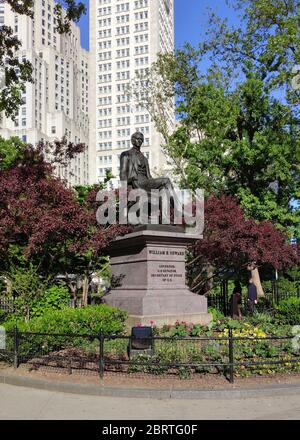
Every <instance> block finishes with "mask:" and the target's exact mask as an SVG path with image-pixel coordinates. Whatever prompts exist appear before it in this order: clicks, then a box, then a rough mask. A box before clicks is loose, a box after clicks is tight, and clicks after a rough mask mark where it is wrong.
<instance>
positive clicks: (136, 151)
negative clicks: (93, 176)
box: [120, 133, 173, 192]
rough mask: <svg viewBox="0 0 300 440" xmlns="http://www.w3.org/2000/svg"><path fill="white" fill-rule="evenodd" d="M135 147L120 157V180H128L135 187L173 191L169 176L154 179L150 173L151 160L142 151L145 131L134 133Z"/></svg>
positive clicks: (132, 138) (132, 141) (132, 140)
mask: <svg viewBox="0 0 300 440" xmlns="http://www.w3.org/2000/svg"><path fill="white" fill-rule="evenodd" d="M131 143H132V145H133V147H132V148H131V149H130V150H128V151H124V153H122V154H121V158H120V180H121V182H127V184H128V185H130V186H132V188H133V189H137V188H141V189H144V190H145V191H147V192H150V191H151V189H163V188H165V189H167V190H170V191H171V192H173V185H172V183H171V181H170V179H169V178H168V177H159V178H157V179H154V178H153V177H152V176H151V174H150V168H149V162H148V159H147V158H146V156H144V154H143V153H142V152H141V146H142V145H143V143H144V135H143V133H134V134H133V135H132V137H131Z"/></svg>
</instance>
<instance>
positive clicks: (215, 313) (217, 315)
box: [208, 307, 224, 322]
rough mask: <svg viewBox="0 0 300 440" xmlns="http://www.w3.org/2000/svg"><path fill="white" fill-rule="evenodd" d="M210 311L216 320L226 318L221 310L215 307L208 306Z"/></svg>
mask: <svg viewBox="0 0 300 440" xmlns="http://www.w3.org/2000/svg"><path fill="white" fill-rule="evenodd" d="M208 313H210V314H211V315H212V317H213V321H214V322H217V321H221V320H222V319H224V315H223V313H221V312H220V311H219V310H217V309H215V308H213V307H209V308H208Z"/></svg>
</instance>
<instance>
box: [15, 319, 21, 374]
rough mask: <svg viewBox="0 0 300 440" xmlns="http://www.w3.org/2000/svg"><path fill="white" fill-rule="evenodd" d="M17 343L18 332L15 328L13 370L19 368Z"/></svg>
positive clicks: (18, 341)
mask: <svg viewBox="0 0 300 440" xmlns="http://www.w3.org/2000/svg"><path fill="white" fill-rule="evenodd" d="M19 343H20V337H19V331H18V329H17V326H15V327H14V368H18V367H19Z"/></svg>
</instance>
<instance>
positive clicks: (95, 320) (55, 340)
mask: <svg viewBox="0 0 300 440" xmlns="http://www.w3.org/2000/svg"><path fill="white" fill-rule="evenodd" d="M126 318H127V313H126V312H124V311H122V310H119V309H114V308H112V307H109V306H107V305H105V304H104V305H100V306H88V307H84V308H82V309H70V308H65V309H62V310H51V311H48V312H46V313H45V314H44V315H42V316H40V317H37V318H33V319H31V320H30V321H28V322H25V321H24V320H22V321H20V320H19V319H16V318H13V319H11V320H9V321H7V322H6V323H5V324H4V326H5V328H6V331H7V332H12V331H13V329H14V326H17V328H18V330H19V331H20V332H30V333H50V334H53V333H54V334H78V335H95V334H99V333H104V334H105V335H112V334H122V333H123V332H124V324H125V320H126ZM71 347H77V348H81V349H82V350H84V351H87V352H90V351H95V349H96V347H98V349H99V342H98V343H97V341H95V340H94V338H84V337H80V336H78V337H67V336H38V335H31V334H29V335H22V338H21V343H20V347H19V353H20V358H21V359H22V360H23V361H27V360H29V359H32V358H35V357H40V356H42V355H46V354H48V353H50V352H53V351H57V350H63V349H65V348H71Z"/></svg>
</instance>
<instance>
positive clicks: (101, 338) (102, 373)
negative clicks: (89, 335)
mask: <svg viewBox="0 0 300 440" xmlns="http://www.w3.org/2000/svg"><path fill="white" fill-rule="evenodd" d="M104 339H105V338H104V335H103V334H102V333H101V334H100V336H99V341H100V360H99V374H100V378H101V379H103V376H104V366H105V365H104Z"/></svg>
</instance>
